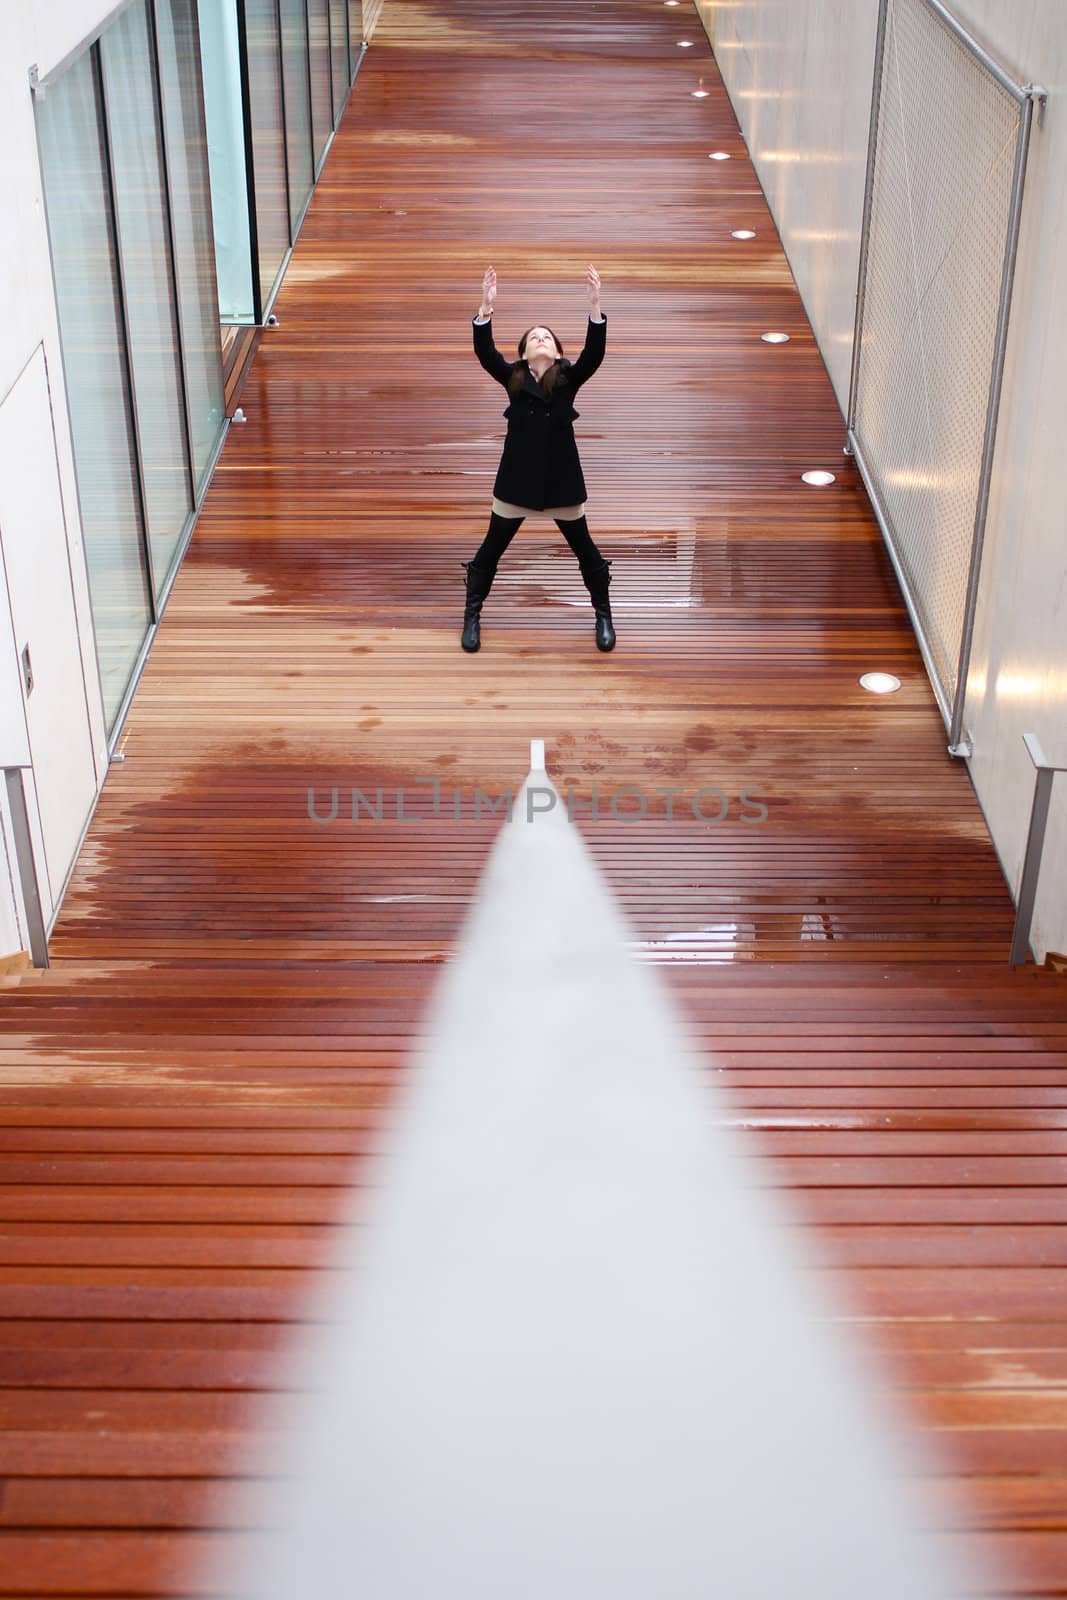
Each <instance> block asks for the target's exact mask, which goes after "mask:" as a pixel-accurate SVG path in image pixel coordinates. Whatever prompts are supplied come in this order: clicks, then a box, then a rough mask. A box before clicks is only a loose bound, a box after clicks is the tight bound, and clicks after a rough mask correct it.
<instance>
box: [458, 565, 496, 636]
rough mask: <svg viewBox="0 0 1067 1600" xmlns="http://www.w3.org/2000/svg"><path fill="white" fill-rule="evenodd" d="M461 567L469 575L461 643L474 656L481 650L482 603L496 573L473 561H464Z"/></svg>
mask: <svg viewBox="0 0 1067 1600" xmlns="http://www.w3.org/2000/svg"><path fill="white" fill-rule="evenodd" d="M460 565H461V566H462V567H464V568H465V569H466V573H467V603H466V605H465V606H464V608H463V632H462V633H461V634H460V639H459V642H460V644H461V645H462V646H463V648H464V650H469V651H470V652H471V653H472V654H473V652H474V651H475V650H480V649H481V645H482V636H481V615H482V601H483V600H484V599H485V597H486V595H487V594H488V593H489V590H490V589H491V588H492V586H493V579H494V577H495V576H496V573H495V571H493V570H488V571H487V570H486V569H485V568H484V567H476V566H475V565H474V562H473V561H462V562H461V563H460Z"/></svg>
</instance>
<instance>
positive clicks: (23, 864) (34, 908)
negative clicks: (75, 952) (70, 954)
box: [4, 767, 48, 967]
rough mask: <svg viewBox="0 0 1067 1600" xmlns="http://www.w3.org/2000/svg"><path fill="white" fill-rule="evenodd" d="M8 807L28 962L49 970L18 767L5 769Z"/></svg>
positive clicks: (45, 930) (39, 895)
mask: <svg viewBox="0 0 1067 1600" xmlns="http://www.w3.org/2000/svg"><path fill="white" fill-rule="evenodd" d="M4 782H5V784H6V786H7V803H8V806H9V808H10V810H11V832H12V835H13V838H14V842H15V859H16V861H17V862H18V869H19V883H20V884H21V887H22V902H23V906H24V908H25V911H26V928H27V932H28V934H29V939H30V959H31V960H32V961H33V964H34V966H35V967H47V966H48V930H47V928H46V927H45V920H44V912H43V911H42V909H41V891H40V887H39V885H38V882H37V866H36V863H35V862H34V859H33V843H32V840H31V839H30V817H29V812H28V811H27V809H26V787H25V784H24V783H23V779H22V768H21V767H5V768H4Z"/></svg>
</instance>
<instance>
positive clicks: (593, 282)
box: [585, 261, 600, 317]
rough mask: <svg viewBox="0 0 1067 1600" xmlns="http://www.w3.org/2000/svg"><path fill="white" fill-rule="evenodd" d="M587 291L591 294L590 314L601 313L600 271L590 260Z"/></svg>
mask: <svg viewBox="0 0 1067 1600" xmlns="http://www.w3.org/2000/svg"><path fill="white" fill-rule="evenodd" d="M585 292H586V294H587V295H588V296H589V311H590V315H591V316H594V317H599V315H600V273H599V272H598V271H597V269H596V268H595V267H594V265H593V263H592V262H591V261H590V263H589V265H588V267H587V268H586V273H585Z"/></svg>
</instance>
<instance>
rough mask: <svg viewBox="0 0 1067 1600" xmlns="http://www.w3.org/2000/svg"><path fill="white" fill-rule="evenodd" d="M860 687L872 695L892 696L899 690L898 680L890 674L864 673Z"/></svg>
mask: <svg viewBox="0 0 1067 1600" xmlns="http://www.w3.org/2000/svg"><path fill="white" fill-rule="evenodd" d="M860 687H861V688H862V689H869V690H870V692H871V693H872V694H894V693H895V692H896V690H897V689H899V688H900V679H899V678H896V677H894V676H893V674H892V673H891V672H865V673H864V674H863V677H862V678H861V679H860Z"/></svg>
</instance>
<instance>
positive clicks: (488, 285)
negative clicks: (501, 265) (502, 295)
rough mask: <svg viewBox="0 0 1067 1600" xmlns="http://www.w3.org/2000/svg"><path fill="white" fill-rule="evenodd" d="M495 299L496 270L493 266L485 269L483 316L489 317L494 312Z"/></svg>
mask: <svg viewBox="0 0 1067 1600" xmlns="http://www.w3.org/2000/svg"><path fill="white" fill-rule="evenodd" d="M495 299H496V269H495V268H494V267H492V266H488V267H486V269H485V277H484V278H483V279H482V305H481V310H482V314H483V315H487V314H488V313H489V312H491V311H492V309H493V301H494V300H495Z"/></svg>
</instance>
